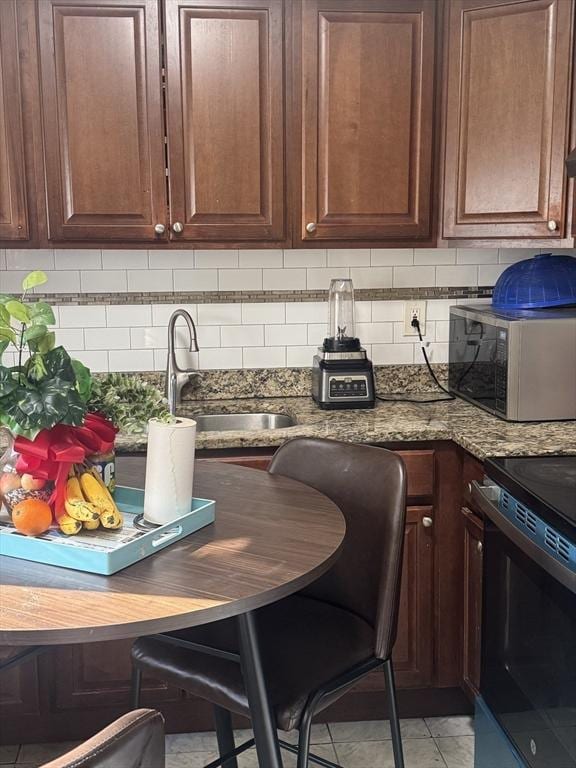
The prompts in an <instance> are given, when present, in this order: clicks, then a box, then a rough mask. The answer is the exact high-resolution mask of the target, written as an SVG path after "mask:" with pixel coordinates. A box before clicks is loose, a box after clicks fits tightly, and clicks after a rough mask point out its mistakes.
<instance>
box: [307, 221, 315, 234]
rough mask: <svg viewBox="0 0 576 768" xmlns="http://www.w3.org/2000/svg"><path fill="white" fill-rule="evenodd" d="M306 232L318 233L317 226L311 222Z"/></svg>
mask: <svg viewBox="0 0 576 768" xmlns="http://www.w3.org/2000/svg"><path fill="white" fill-rule="evenodd" d="M306 232H310V233H312V232H316V224H315V223H314V222H313V221H310V222H308V224H306Z"/></svg>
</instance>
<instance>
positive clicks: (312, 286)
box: [306, 267, 350, 295]
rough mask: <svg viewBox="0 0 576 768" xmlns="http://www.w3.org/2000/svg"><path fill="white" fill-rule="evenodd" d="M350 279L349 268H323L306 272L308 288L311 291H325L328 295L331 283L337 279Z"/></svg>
mask: <svg viewBox="0 0 576 768" xmlns="http://www.w3.org/2000/svg"><path fill="white" fill-rule="evenodd" d="M341 277H350V269H349V267H321V268H319V269H314V268H313V269H307V270H306V287H307V288H308V290H309V291H317V290H322V289H324V290H325V291H326V295H328V289H329V288H330V281H331V280H333V279H335V278H341Z"/></svg>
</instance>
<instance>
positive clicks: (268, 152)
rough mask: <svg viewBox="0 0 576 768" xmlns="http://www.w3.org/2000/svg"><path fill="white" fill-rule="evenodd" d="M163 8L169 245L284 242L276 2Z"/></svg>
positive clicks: (196, 2)
mask: <svg viewBox="0 0 576 768" xmlns="http://www.w3.org/2000/svg"><path fill="white" fill-rule="evenodd" d="M165 7H166V58H167V120H168V156H169V168H170V215H171V221H172V224H174V223H175V222H180V223H181V224H183V230H182V232H181V233H175V232H174V230H173V229H172V237H173V238H174V239H179V240H195V239H198V240H210V239H212V240H220V241H222V240H224V241H225V240H278V239H282V238H283V237H284V235H285V225H284V31H283V18H284V4H283V2H282V0H224V2H222V1H221V0H217V1H215V0H166V3H165Z"/></svg>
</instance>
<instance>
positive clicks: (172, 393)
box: [166, 309, 200, 415]
mask: <svg viewBox="0 0 576 768" xmlns="http://www.w3.org/2000/svg"><path fill="white" fill-rule="evenodd" d="M179 317H182V318H184V320H185V321H186V325H187V326H188V330H189V331H190V352H198V340H197V338H196V326H195V325H194V320H192V318H191V317H190V315H189V314H188V312H186V310H185V309H177V310H176V311H175V312H174V313H173V314H172V317H171V318H170V320H169V322H168V361H167V366H166V397H167V398H168V408H169V409H170V413H171V414H172V415H174V414H175V413H176V407H177V406H178V405H179V404H180V395H181V393H182V387H183V386H184V384H187V383H188V382H189V381H190V380H191V379H192V378H193V377H196V376H200V374H199V373H198V371H195V370H194V369H192V368H186V369H183V368H180V366H179V365H178V363H177V361H176V351H175V349H174V336H175V333H176V320H178V318H179Z"/></svg>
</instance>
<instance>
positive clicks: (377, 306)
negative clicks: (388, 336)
mask: <svg viewBox="0 0 576 768" xmlns="http://www.w3.org/2000/svg"><path fill="white" fill-rule="evenodd" d="M403 318H404V302H403V301H396V300H392V301H373V302H372V320H374V321H375V322H377V321H380V322H382V321H387V320H388V321H390V320H392V321H394V320H402V319H403Z"/></svg>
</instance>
